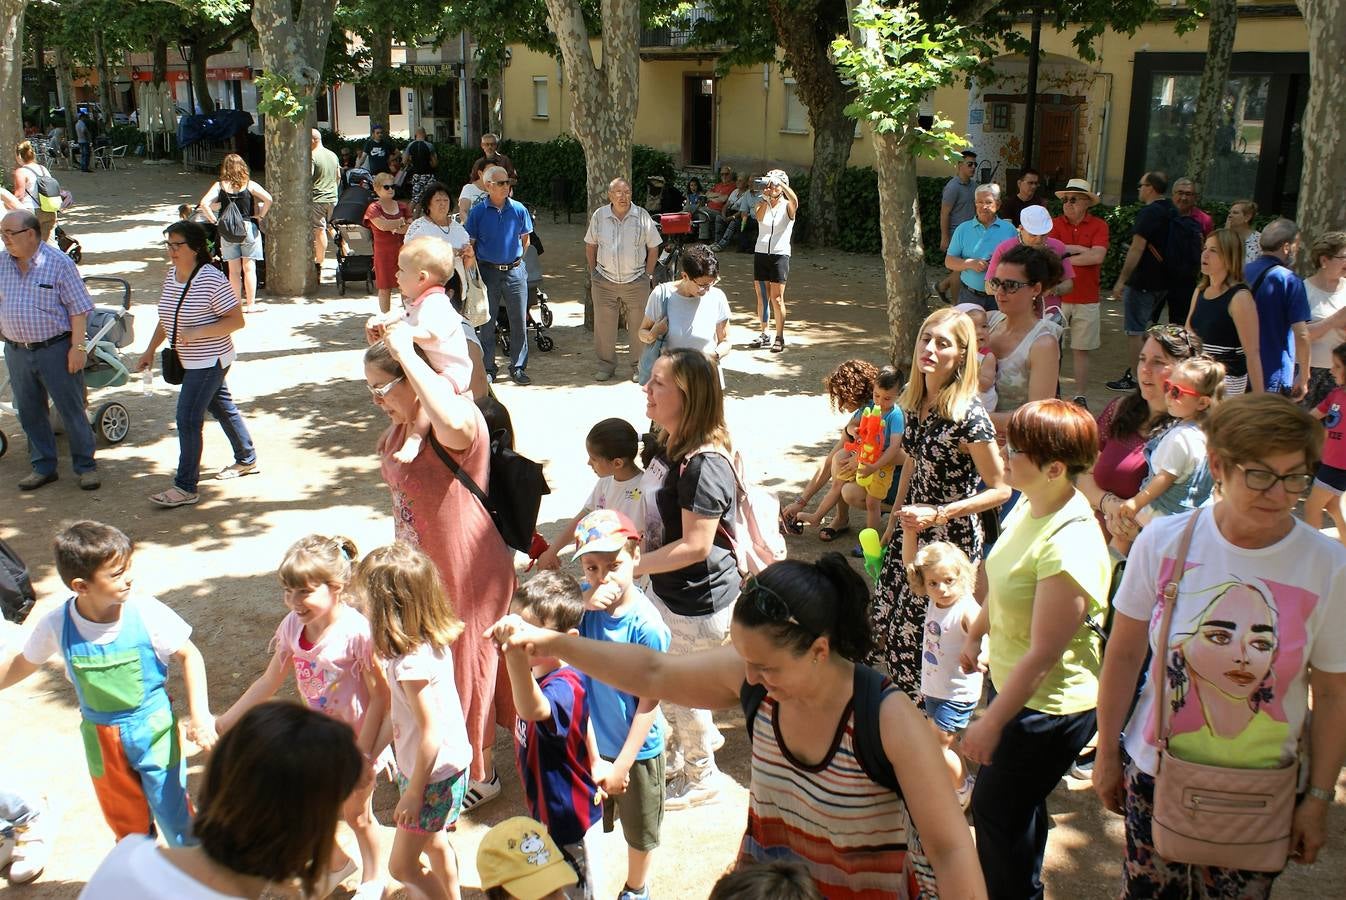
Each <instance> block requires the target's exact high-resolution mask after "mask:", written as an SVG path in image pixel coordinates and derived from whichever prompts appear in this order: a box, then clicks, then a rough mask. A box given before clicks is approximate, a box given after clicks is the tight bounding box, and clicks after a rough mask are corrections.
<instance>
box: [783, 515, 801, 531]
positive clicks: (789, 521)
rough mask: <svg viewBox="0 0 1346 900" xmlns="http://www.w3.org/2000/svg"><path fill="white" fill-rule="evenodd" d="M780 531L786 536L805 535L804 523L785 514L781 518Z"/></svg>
mask: <svg viewBox="0 0 1346 900" xmlns="http://www.w3.org/2000/svg"><path fill="white" fill-rule="evenodd" d="M780 529H781V532H782V533H784V534H793V535H801V534H803V533H804V523H803V522H801V521H799V520H798V519H795V518H790V517H787V516H785V515H784V514H782V515H781V517H780Z"/></svg>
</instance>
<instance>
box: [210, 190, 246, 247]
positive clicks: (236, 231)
mask: <svg viewBox="0 0 1346 900" xmlns="http://www.w3.org/2000/svg"><path fill="white" fill-rule="evenodd" d="M220 194H221V195H223V196H224V207H223V208H222V209H221V210H220V218H219V220H218V223H217V227H218V228H219V232H220V237H222V238H224V239H225V240H226V241H233V242H234V243H235V244H241V243H243V242H244V241H246V240H247V239H248V220H247V219H246V218H245V217H244V215H243V211H242V210H241V209H239V208H238V203H237V202H236V201H235V200H234V195H233V194H230V193H227V192H226V191H224V190H221V191H220Z"/></svg>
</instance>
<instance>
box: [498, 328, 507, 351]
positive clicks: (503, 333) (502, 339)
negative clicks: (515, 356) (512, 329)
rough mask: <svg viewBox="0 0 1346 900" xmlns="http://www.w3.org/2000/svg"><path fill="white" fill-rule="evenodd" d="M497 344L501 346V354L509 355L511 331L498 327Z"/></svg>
mask: <svg viewBox="0 0 1346 900" xmlns="http://www.w3.org/2000/svg"><path fill="white" fill-rule="evenodd" d="M495 342H496V343H497V344H499V345H500V352H501V353H509V329H508V328H501V327H500V326H499V325H496V327H495Z"/></svg>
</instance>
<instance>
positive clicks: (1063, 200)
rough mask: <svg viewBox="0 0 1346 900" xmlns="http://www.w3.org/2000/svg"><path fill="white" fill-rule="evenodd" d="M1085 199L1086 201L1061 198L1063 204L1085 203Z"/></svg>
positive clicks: (1074, 198) (1077, 198)
mask: <svg viewBox="0 0 1346 900" xmlns="http://www.w3.org/2000/svg"><path fill="white" fill-rule="evenodd" d="M1084 199H1085V198H1083V197H1062V198H1061V202H1062V203H1083V202H1084Z"/></svg>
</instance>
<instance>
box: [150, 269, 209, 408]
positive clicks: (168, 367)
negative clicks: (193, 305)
mask: <svg viewBox="0 0 1346 900" xmlns="http://www.w3.org/2000/svg"><path fill="white" fill-rule="evenodd" d="M200 271H201V267H200V266H199V265H198V266H197V267H196V268H195V269H192V274H190V275H188V276H187V283H186V284H184V285H183V286H182V296H181V297H179V298H178V308H177V309H175V310H174V311H173V335H172V337H170V338H169V339H168V346H167V347H165V348H164V349H163V352H162V353H161V354H160V356H159V367H160V368H161V369H162V370H163V376H164V381H166V382H168V383H169V384H182V379H183V377H184V376H185V375H186V374H187V370H186V369H184V368H183V367H182V360H181V359H179V358H178V351H177V349H176V348H177V343H178V319H179V318H180V317H181V316H182V302H183V301H184V300H186V299H187V291H188V289H189V288H191V286H192V279H193V278H195V277H196V273H197V272H200Z"/></svg>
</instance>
